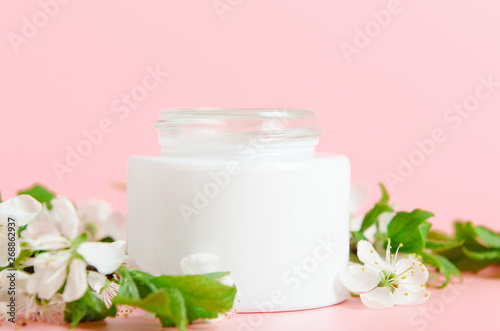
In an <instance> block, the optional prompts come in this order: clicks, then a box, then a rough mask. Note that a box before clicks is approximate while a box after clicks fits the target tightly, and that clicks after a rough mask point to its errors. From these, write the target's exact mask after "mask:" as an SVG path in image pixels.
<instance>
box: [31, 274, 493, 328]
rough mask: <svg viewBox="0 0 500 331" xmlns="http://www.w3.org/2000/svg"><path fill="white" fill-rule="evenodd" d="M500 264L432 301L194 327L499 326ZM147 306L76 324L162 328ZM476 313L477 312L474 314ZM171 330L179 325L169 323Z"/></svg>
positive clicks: (353, 304)
mask: <svg viewBox="0 0 500 331" xmlns="http://www.w3.org/2000/svg"><path fill="white" fill-rule="evenodd" d="M499 285H500V267H491V268H488V269H486V270H484V271H483V272H481V273H480V274H479V275H472V274H466V275H465V277H464V282H463V283H460V282H458V281H454V282H452V283H451V285H449V286H448V287H447V288H445V289H442V290H437V289H431V292H432V295H431V297H430V299H429V300H428V301H427V303H425V304H423V305H420V306H406V307H395V308H391V309H385V310H370V309H368V308H366V307H364V306H363V304H362V303H361V301H360V300H359V299H357V298H349V299H348V300H347V301H345V302H344V303H341V304H339V305H336V306H331V307H326V308H319V309H313V310H306V311H298V312H288V313H268V314H237V315H233V316H229V318H226V319H225V320H223V321H219V322H214V323H199V324H193V325H191V326H190V327H189V328H188V330H206V331H252V330H264V331H277V330H278V331H280V330H286V331H295V330H297V331H299V330H300V331H302V330H303V331H310V330H315V331H316V330H318V331H331V330H361V329H365V330H373V331H376V330H381V331H382V330H384V331H392V330H394V331H401V330H407V331H413V330H415V331H417V330H422V331H423V330H472V329H476V328H477V327H478V321H481V322H480V325H481V329H484V330H488V329H489V330H493V329H495V327H496V326H497V325H498V311H497V310H498V302H497V301H494V300H493V299H492V298H498V297H499V296H500V286H499ZM142 316H143V311H141V310H136V311H134V313H132V314H131V315H129V316H128V317H118V318H115V319H108V320H106V321H105V322H89V323H83V324H80V325H79V327H78V328H76V329H75V330H122V331H126V330H162V328H161V326H160V324H159V322H158V321H156V320H144V319H143V317H142ZM472 316H473V318H472ZM49 329H50V330H64V328H63V327H55V326H52V325H48V324H39V325H35V324H31V325H28V326H27V327H25V328H23V330H49ZM168 330H174V329H173V328H169V329H168Z"/></svg>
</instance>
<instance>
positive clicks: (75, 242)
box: [71, 232, 89, 249]
mask: <svg viewBox="0 0 500 331" xmlns="http://www.w3.org/2000/svg"><path fill="white" fill-rule="evenodd" d="M88 237H89V235H88V234H87V232H84V233H82V234H81V235H79V236H78V237H76V238H75V240H73V242H72V243H71V247H73V248H74V249H77V248H78V246H80V245H81V244H83V243H84V242H86V241H87V239H88Z"/></svg>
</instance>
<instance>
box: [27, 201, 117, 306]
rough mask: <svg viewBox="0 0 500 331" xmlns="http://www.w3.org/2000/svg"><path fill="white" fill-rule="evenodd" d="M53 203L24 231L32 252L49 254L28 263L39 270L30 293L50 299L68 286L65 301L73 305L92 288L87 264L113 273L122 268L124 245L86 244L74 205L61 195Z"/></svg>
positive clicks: (30, 280)
mask: <svg viewBox="0 0 500 331" xmlns="http://www.w3.org/2000/svg"><path fill="white" fill-rule="evenodd" d="M51 203H52V209H51V210H50V211H47V210H45V212H44V215H43V217H41V219H40V220H39V221H37V222H33V223H31V224H30V225H28V227H27V228H26V230H24V232H23V241H24V242H25V243H26V245H27V247H28V248H29V249H31V250H33V251H36V250H45V251H46V252H43V253H40V254H38V255H36V256H35V257H34V258H31V259H29V260H28V261H27V262H26V264H27V265H32V266H34V269H35V273H33V274H32V275H31V276H30V278H29V279H28V281H27V284H26V290H27V292H28V293H29V294H34V293H36V294H37V295H38V298H40V299H44V300H50V299H51V298H52V297H53V296H54V295H55V294H56V293H57V292H58V291H59V289H60V288H61V287H62V286H63V285H64V284H65V285H64V291H63V293H62V299H63V301H65V302H71V301H75V300H78V299H79V298H81V297H82V296H83V295H84V294H85V291H86V290H87V288H88V284H87V271H86V269H87V264H89V265H92V266H94V267H95V268H96V269H97V271H98V272H100V273H102V274H110V273H112V272H114V271H115V270H116V269H117V268H118V267H119V266H120V265H121V263H122V261H123V259H124V257H125V254H124V252H123V251H122V249H121V248H120V245H122V243H121V242H116V243H103V242H83V241H85V240H86V235H80V236H79V230H78V229H79V226H80V221H79V218H78V216H77V214H76V210H75V207H74V205H73V203H71V201H69V200H68V199H66V198H64V197H61V196H59V197H57V198H56V199H53V200H52V202H51ZM78 255H79V256H81V257H83V260H82V259H81V258H79V257H78Z"/></svg>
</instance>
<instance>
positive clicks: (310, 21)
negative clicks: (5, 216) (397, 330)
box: [0, 0, 500, 230]
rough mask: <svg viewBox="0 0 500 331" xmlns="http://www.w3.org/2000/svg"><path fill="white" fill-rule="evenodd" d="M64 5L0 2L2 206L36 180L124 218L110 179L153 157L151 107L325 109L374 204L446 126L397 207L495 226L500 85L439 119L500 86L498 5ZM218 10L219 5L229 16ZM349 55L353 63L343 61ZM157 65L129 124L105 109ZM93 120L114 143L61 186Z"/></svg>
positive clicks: (332, 138) (295, 1)
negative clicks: (460, 113)
mask: <svg viewBox="0 0 500 331" xmlns="http://www.w3.org/2000/svg"><path fill="white" fill-rule="evenodd" d="M60 2H61V3H63V2H67V3H66V4H59V3H58V2H55V0H54V1H51V0H41V1H31V0H30V1H28V0H24V1H8V2H7V1H2V2H1V3H0V36H1V37H0V110H1V113H0V114H1V115H0V123H1V131H0V151H1V153H2V158H1V161H0V162H1V168H0V169H1V170H0V188H1V192H2V197H3V198H4V199H5V198H9V197H12V196H13V195H14V194H15V192H16V190H17V189H19V188H24V187H27V186H30V185H31V184H32V183H34V182H41V183H43V184H45V185H47V186H49V187H51V188H52V189H53V190H55V191H57V192H59V193H62V194H64V195H66V196H68V197H70V198H72V199H74V200H75V201H77V202H80V201H83V200H85V199H88V198H91V197H99V198H104V199H108V200H110V201H111V202H112V203H113V204H114V205H115V207H116V208H117V209H120V210H125V208H126V206H125V203H126V197H125V192H123V191H120V190H117V189H116V188H113V186H112V183H113V182H116V181H118V182H120V181H125V179H126V162H127V159H128V158H129V157H130V156H131V155H151V156H154V155H159V147H158V145H157V141H156V139H157V138H156V132H155V130H154V129H153V127H152V124H153V122H154V121H156V119H157V116H158V114H159V111H160V110H161V109H165V108H172V107H179V106H182V107H188V106H189V107H201V106H216V107H232V106H238V107H304V108H311V109H315V110H317V111H318V113H319V117H320V125H321V127H322V129H323V130H324V131H325V134H324V136H323V137H322V141H321V145H320V147H321V150H325V151H335V152H340V153H343V154H346V155H347V156H349V158H350V159H351V162H352V170H353V180H354V181H364V182H366V183H369V185H370V189H371V190H370V192H371V195H370V201H374V200H375V199H376V198H377V197H378V191H377V187H376V185H377V182H379V181H384V182H385V183H388V181H387V179H386V177H385V174H386V172H388V171H390V172H393V173H397V171H398V165H399V163H400V160H399V159H398V158H399V157H403V158H405V159H408V157H409V156H410V155H411V154H412V153H413V156H418V155H417V154H418V153H419V152H415V150H416V145H415V143H414V141H415V140H424V139H427V138H429V137H431V133H432V131H433V130H435V129H438V128H440V129H442V132H444V134H445V135H446V137H447V138H446V140H445V141H444V142H441V143H439V144H436V145H437V147H436V148H435V151H434V152H433V153H432V154H431V155H429V156H426V157H425V160H422V161H423V162H422V164H421V165H419V166H418V167H416V169H414V171H413V172H412V173H411V174H410V175H409V176H407V177H406V178H404V181H403V182H400V183H398V184H397V185H396V186H395V188H394V187H393V188H392V195H393V197H394V198H395V199H396V200H398V201H400V202H401V207H402V208H404V209H411V208H415V207H420V208H425V209H428V210H431V211H434V212H435V213H436V215H437V218H436V219H435V222H436V225H437V227H440V228H443V229H450V221H451V220H452V219H454V218H462V219H472V220H474V221H475V222H478V223H483V224H487V225H490V226H491V227H494V228H495V229H496V230H500V227H499V225H498V223H497V222H498V221H497V217H498V206H499V201H498V199H499V192H500V175H499V169H500V167H499V166H500V154H499V152H498V148H499V147H498V143H499V140H500V130H499V128H498V125H499V123H500V112H499V107H500V87H498V86H497V87H496V91H494V92H492V93H491V95H489V96H488V97H487V98H485V100H482V101H480V102H479V105H478V107H477V109H476V110H475V111H473V112H471V113H470V114H469V113H467V114H466V115H470V116H469V117H468V118H467V119H464V120H463V121H462V122H461V123H460V127H459V128H457V129H454V128H453V126H452V123H449V122H446V121H445V119H444V118H443V116H444V114H446V112H447V110H448V109H450V108H451V107H452V106H453V105H454V104H460V103H462V102H464V100H469V101H470V102H473V101H474V99H471V96H473V95H474V93H475V90H476V87H477V86H478V84H479V80H478V77H480V76H482V77H485V78H487V77H488V76H489V75H490V76H492V79H493V80H494V81H500V61H499V59H500V21H499V20H498V15H499V13H500V3H499V2H498V1H495V0H488V1H486V0H484V1H454V0H446V1H445V0H442V1H429V0H427V1H425V0H419V1H410V0H401V1H399V5H397V3H396V4H395V3H394V2H393V1H390V0H376V1H375V0H369V1H332V0H314V1H303V0H302V1H299V0H252V1H245V0H220V1H219V0H216V1H213V0H203V1H186V0H170V1H138V0H136V1H132V0H122V1H119V2H118V1H113V2H108V1H105V2H102V1H95V0H92V1H90V0H87V1H69V0H65V1H62V0H60ZM42 3H47V4H49V5H48V6H45V7H46V8H47V11H49V12H51V15H52V16H51V17H49V16H48V15H47V14H43V12H42V7H44V6H43V5H42ZM51 3H52V5H50V4H51ZM54 3H56V4H57V5H54ZM214 3H226V4H229V5H227V6H230V7H229V9H230V10H228V11H227V12H225V13H224V14H223V15H222V17H223V19H221V16H219V14H220V13H219V14H218V12H217V11H216V9H215V8H214ZM388 7H389V8H391V9H392V10H393V13H392V14H390V18H388V16H387V13H389V12H388V11H387V10H386V8H388ZM384 8H385V9H384ZM226 9H227V8H226ZM382 9H384V10H385V11H384V12H380V10H382ZM372 11H376V12H378V13H382V14H384V13H385V14H386V15H385V16H384V15H382V14H379V15H378V16H379V20H380V19H381V18H380V17H382V19H385V21H383V22H382V23H383V25H385V26H382V27H381V26H380V24H379V23H376V21H375V16H377V15H374V14H372ZM26 20H27V21H26ZM26 22H28V23H26ZM30 22H31V23H30ZM33 22H34V23H37V24H38V26H39V27H36V26H31V30H30V25H31V24H32V23H33ZM358 28H359V29H365V28H367V29H368V31H369V33H370V35H371V37H370V36H368V37H365V38H364V40H363V38H362V37H359V32H358V33H357V32H356V31H359V30H357V29H358ZM370 29H371V30H370ZM356 33H357V34H358V39H356V40H355V36H356ZM367 38H369V40H367ZM343 43H344V44H343ZM346 44H350V45H351V47H357V48H358V52H357V53H353V54H351V56H345V55H344V54H343V52H342V50H341V46H343V47H348V46H345V45H346ZM358 46H359V47H358ZM351 49H352V48H351ZM157 65H158V66H159V67H160V68H161V70H162V71H164V72H168V73H169V76H168V77H167V78H163V81H162V82H161V83H160V84H158V86H157V87H156V88H154V89H152V90H151V91H149V92H148V94H147V96H145V99H144V100H142V101H141V102H139V103H138V104H137V105H136V106H135V108H131V107H129V110H130V112H129V113H123V112H121V111H124V108H123V104H121V106H122V108H120V109H121V110H120V112H113V105H114V106H115V110H116V109H117V108H116V107H117V104H116V103H115V102H120V101H116V100H119V98H120V97H121V95H122V94H130V93H131V91H132V90H133V89H134V88H135V89H136V92H137V91H139V92H140V88H139V89H138V88H137V87H138V86H140V85H142V83H143V79H144V77H145V76H146V75H147V74H148V72H147V70H146V67H148V66H149V67H151V68H155V67H156V66H157ZM149 83H150V85H151V84H152V83H154V82H153V81H149ZM150 85H149V86H150ZM150 87H151V86H150ZM484 91H485V90H484V89H483V92H484ZM139 92H137V93H139ZM471 100H472V101H471ZM120 116H121V117H120ZM103 120H104V121H108V124H109V123H110V125H111V126H112V132H109V133H105V134H103V138H102V141H100V142H99V143H98V144H97V145H96V146H94V147H92V150H91V151H90V154H89V155H88V156H85V157H84V158H83V159H82V160H81V162H80V164H79V165H77V166H76V167H74V168H72V169H71V172H68V173H65V174H63V175H62V180H59V179H58V177H57V176H56V173H55V171H54V169H53V163H54V162H60V163H64V162H65V157H66V155H67V150H66V149H67V147H68V146H69V147H70V148H73V149H75V148H76V147H77V146H78V144H85V143H82V141H84V140H85V139H86V138H85V135H84V133H83V132H84V131H85V130H93V129H96V128H98V127H99V123H100V122H101V121H103ZM416 153H417V154H416ZM421 155H423V154H421ZM367 206H368V205H366V206H365V208H366V207H367Z"/></svg>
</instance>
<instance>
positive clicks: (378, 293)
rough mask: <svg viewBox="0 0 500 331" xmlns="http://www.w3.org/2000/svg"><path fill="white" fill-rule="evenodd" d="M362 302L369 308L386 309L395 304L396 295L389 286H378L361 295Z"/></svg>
mask: <svg viewBox="0 0 500 331" xmlns="http://www.w3.org/2000/svg"><path fill="white" fill-rule="evenodd" d="M360 298H361V302H363V304H364V305H365V306H367V307H368V308H372V309H384V308H390V307H392V306H394V296H393V294H392V292H391V289H390V288H389V287H386V286H384V287H376V288H375V289H374V290H373V291H371V292H368V293H363V294H361V295H360Z"/></svg>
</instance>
